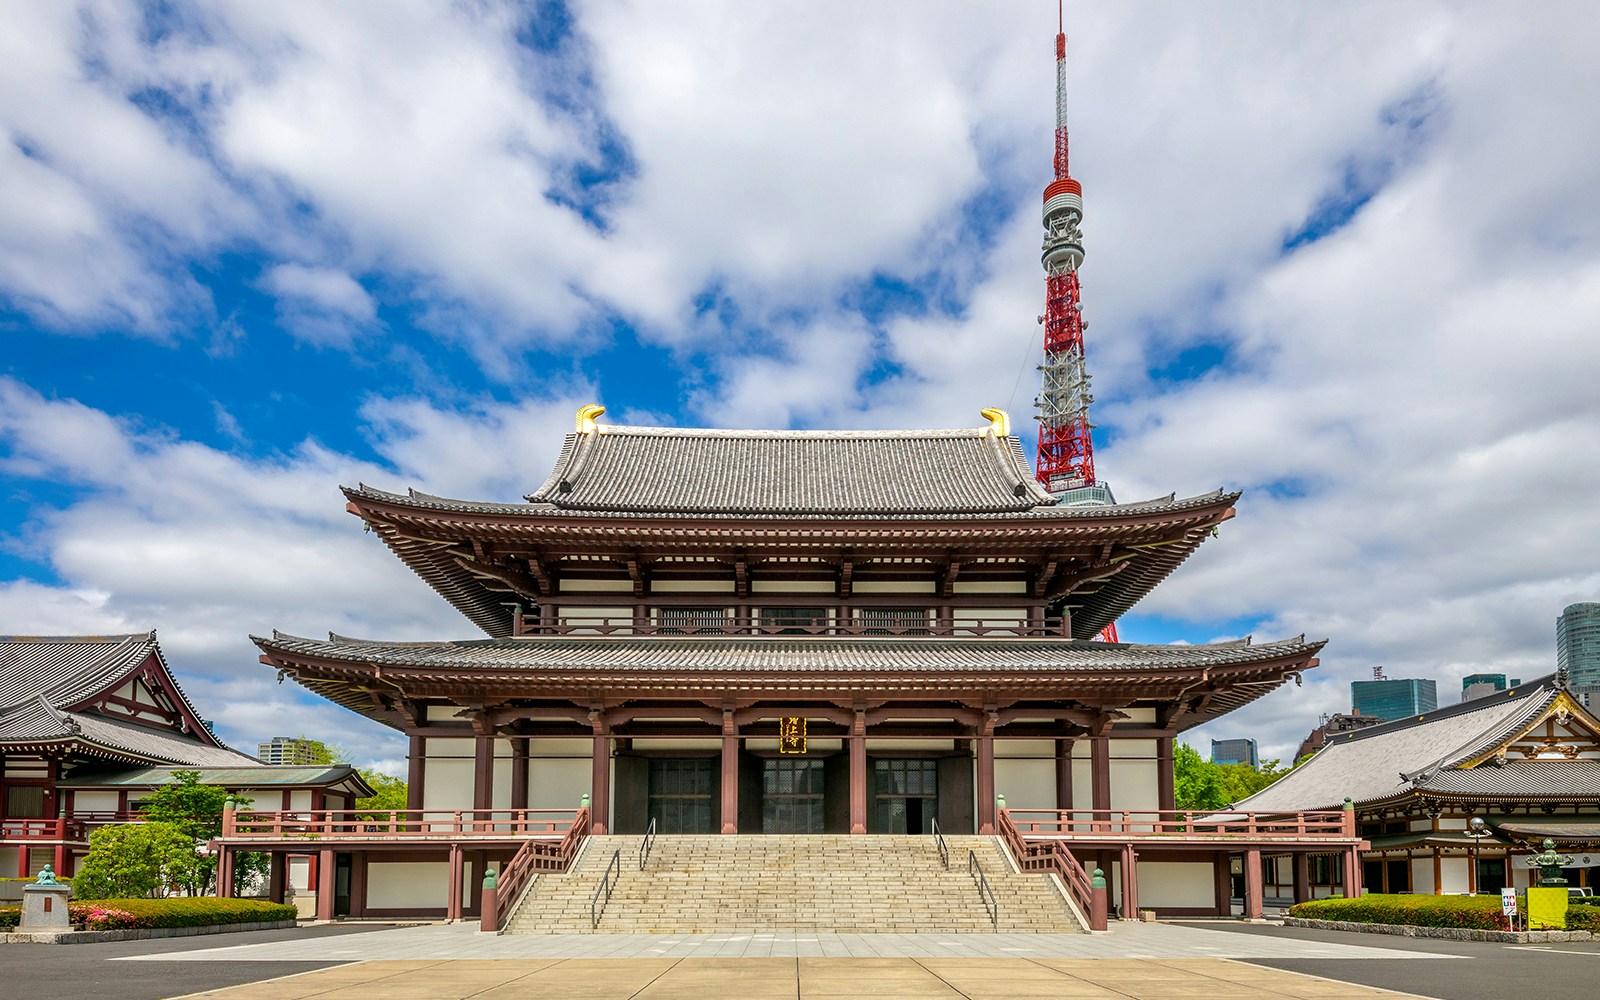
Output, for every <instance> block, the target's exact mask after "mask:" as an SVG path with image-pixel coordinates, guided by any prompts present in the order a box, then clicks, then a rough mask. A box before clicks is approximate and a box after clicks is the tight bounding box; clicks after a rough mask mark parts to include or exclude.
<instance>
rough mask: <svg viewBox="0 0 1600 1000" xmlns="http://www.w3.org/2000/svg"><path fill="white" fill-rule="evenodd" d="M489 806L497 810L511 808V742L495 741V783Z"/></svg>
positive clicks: (490, 794)
mask: <svg viewBox="0 0 1600 1000" xmlns="http://www.w3.org/2000/svg"><path fill="white" fill-rule="evenodd" d="M489 805H490V806H491V807H493V808H495V809H510V808H511V741H510V740H495V741H494V781H493V782H492V790H491V791H490V793H489Z"/></svg>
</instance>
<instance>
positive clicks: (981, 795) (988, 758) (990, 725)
mask: <svg viewBox="0 0 1600 1000" xmlns="http://www.w3.org/2000/svg"><path fill="white" fill-rule="evenodd" d="M995 721H996V713H994V712H990V713H988V715H987V716H986V717H985V718H984V720H983V723H982V725H981V726H980V727H979V729H978V736H977V744H978V833H980V834H983V835H986V836H987V835H993V833H994V829H995V826H994V823H995V802H994V724H995Z"/></svg>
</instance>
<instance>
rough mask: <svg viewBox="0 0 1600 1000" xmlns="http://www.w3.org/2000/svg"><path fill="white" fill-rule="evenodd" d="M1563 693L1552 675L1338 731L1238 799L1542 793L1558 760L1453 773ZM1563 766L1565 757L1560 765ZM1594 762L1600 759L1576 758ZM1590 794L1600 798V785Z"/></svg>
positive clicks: (1259, 802)
mask: <svg viewBox="0 0 1600 1000" xmlns="http://www.w3.org/2000/svg"><path fill="white" fill-rule="evenodd" d="M1559 694H1560V689H1558V688H1557V687H1556V686H1555V684H1554V678H1553V677H1546V678H1543V679H1542V680H1536V681H1532V682H1530V683H1527V684H1524V685H1522V686H1521V687H1519V688H1516V689H1514V690H1512V691H1510V692H1508V693H1507V694H1503V695H1492V696H1490V697H1487V698H1480V699H1477V700H1475V701H1469V702H1463V703H1462V704H1460V705H1453V706H1450V707H1448V708H1444V709H1440V710H1438V711H1435V712H1427V713H1424V714H1423V715H1421V716H1416V717H1413V718H1409V719H1399V720H1396V721H1394V722H1390V723H1386V724H1384V725H1381V726H1373V727H1372V728H1370V729H1360V730H1356V731H1355V732H1350V733H1338V734H1335V735H1333V736H1330V737H1329V738H1328V745H1327V746H1325V747H1323V748H1322V749H1321V750H1320V751H1318V752H1317V754H1316V756H1314V757H1312V758H1311V759H1310V760H1308V761H1306V762H1305V763H1304V764H1301V765H1300V766H1299V767H1297V768H1295V769H1294V770H1293V771H1291V772H1289V773H1288V774H1287V775H1285V776H1284V777H1282V778H1279V779H1278V780H1277V781H1275V782H1273V783H1272V784H1271V785H1269V786H1267V787H1266V788H1265V789H1263V790H1262V791H1260V792H1257V793H1256V794H1255V795H1252V796H1251V797H1250V798H1248V799H1245V800H1244V801H1243V802H1240V803H1238V806H1239V808H1241V809H1252V810H1263V811H1265V810H1280V809H1281V810H1300V809H1332V808H1336V807H1337V806H1338V805H1339V804H1340V803H1342V802H1343V801H1344V799H1345V797H1346V796H1348V797H1349V798H1350V799H1351V800H1353V801H1354V802H1356V803H1357V804H1361V803H1364V802H1375V801H1379V800H1382V799H1390V798H1395V797H1399V796H1404V795H1408V794H1411V793H1415V792H1429V791H1433V792H1437V793H1440V794H1467V793H1471V792H1474V791H1489V792H1493V793H1496V794H1507V795H1517V794H1539V792H1537V791H1536V790H1535V789H1536V788H1539V787H1545V783H1546V782H1547V781H1548V780H1550V779H1552V778H1554V777H1556V776H1557V775H1558V773H1560V769H1559V768H1551V767H1527V766H1525V765H1526V764H1540V765H1544V764H1554V763H1555V762H1553V761H1526V762H1524V761H1516V762H1509V761H1508V762H1507V763H1506V764H1505V766H1503V767H1494V766H1492V765H1479V766H1477V767H1473V768H1470V769H1468V770H1455V769H1454V768H1455V765H1458V764H1461V763H1463V762H1466V761H1470V760H1472V759H1473V758H1475V757H1477V756H1479V755H1480V754H1482V753H1483V752H1485V751H1487V750H1489V749H1491V748H1492V747H1494V746H1496V745H1498V744H1500V743H1502V742H1504V741H1505V740H1506V739H1508V738H1510V737H1511V736H1513V735H1515V734H1516V733H1517V732H1518V731H1520V730H1521V729H1522V728H1523V727H1525V726H1527V725H1529V724H1530V723H1531V722H1532V721H1533V720H1534V719H1536V718H1538V717H1539V715H1540V714H1541V713H1542V712H1544V711H1545V709H1546V708H1548V707H1549V706H1550V704H1551V702H1553V701H1554V700H1555V699H1556V697H1557V696H1558V695H1559ZM1563 763H1566V762H1563ZM1572 763H1582V764H1595V763H1600V762H1595V761H1582V762H1572ZM1565 773H1566V774H1567V776H1568V777H1578V776H1584V777H1585V778H1588V777H1590V776H1592V777H1600V768H1577V769H1573V768H1568V769H1567V772H1565ZM1586 794H1590V795H1596V796H1600V783H1596V784H1594V785H1593V786H1591V787H1590V788H1589V791H1588V792H1587V793H1586Z"/></svg>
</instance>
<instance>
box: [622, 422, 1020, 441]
mask: <svg viewBox="0 0 1600 1000" xmlns="http://www.w3.org/2000/svg"><path fill="white" fill-rule="evenodd" d="M990 427H991V425H989V424H985V425H983V426H982V427H926V428H857V429H847V428H838V429H833V430H827V429H820V428H818V429H798V430H796V429H775V428H774V429H769V428H761V427H646V426H636V425H630V424H596V425H595V431H596V433H598V434H599V435H601V436H605V437H609V436H615V435H633V436H638V437H716V438H745V439H751V440H767V439H789V438H797V439H807V438H811V439H817V440H852V439H863V440H865V439H881V438H892V439H896V440H903V439H910V440H915V439H917V438H965V437H995V436H996V435H995V434H994V433H993V431H992V430H991V429H990ZM1001 436H1003V437H1007V438H1014V437H1015V435H1011V434H1006V435H1001Z"/></svg>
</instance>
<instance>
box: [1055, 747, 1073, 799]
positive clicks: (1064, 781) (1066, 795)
mask: <svg viewBox="0 0 1600 1000" xmlns="http://www.w3.org/2000/svg"><path fill="white" fill-rule="evenodd" d="M1072 744H1073V741H1072V740H1067V739H1059V740H1056V808H1057V809H1071V808H1072Z"/></svg>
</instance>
